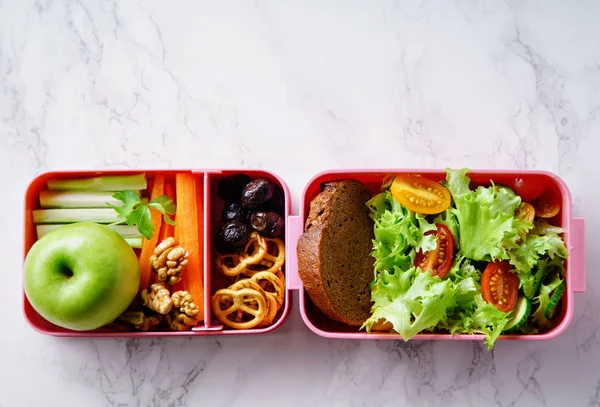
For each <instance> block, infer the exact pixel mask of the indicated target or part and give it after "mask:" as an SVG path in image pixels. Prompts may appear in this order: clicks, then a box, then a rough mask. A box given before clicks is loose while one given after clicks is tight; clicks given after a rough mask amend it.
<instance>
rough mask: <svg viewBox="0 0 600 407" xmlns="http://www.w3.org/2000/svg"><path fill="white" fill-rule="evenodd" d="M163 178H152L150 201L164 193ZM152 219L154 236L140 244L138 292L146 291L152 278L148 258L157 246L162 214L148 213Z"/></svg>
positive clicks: (161, 176) (160, 176)
mask: <svg viewBox="0 0 600 407" xmlns="http://www.w3.org/2000/svg"><path fill="white" fill-rule="evenodd" d="M164 185H165V177H164V176H163V175H160V174H158V175H156V177H155V178H154V184H153V186H152V193H151V195H150V200H152V199H154V198H156V197H158V196H160V195H162V194H163V193H164ZM150 214H151V217H152V227H154V234H153V235H152V237H151V238H150V239H144V241H143V243H142V252H141V254H140V288H139V291H140V292H141V291H142V290H147V289H148V288H149V287H150V279H151V277H152V269H151V267H150V257H151V256H152V253H154V248H155V247H156V245H157V244H158V239H159V234H160V226H161V223H163V221H162V214H161V213H160V212H158V211H150Z"/></svg>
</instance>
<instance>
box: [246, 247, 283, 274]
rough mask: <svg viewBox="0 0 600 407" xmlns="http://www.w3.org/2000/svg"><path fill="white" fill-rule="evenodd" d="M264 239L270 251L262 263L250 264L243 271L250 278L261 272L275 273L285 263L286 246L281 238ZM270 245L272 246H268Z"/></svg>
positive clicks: (266, 253) (267, 251)
mask: <svg viewBox="0 0 600 407" xmlns="http://www.w3.org/2000/svg"><path fill="white" fill-rule="evenodd" d="M263 239H264V240H265V242H266V244H267V248H268V249H267V250H266V252H265V254H264V256H263V258H262V259H261V260H260V261H258V262H257V263H253V264H249V265H248V267H247V268H246V269H245V270H242V273H243V274H244V275H246V276H248V277H252V276H253V275H254V274H256V273H258V272H261V271H268V272H269V273H275V272H277V271H278V270H280V269H281V267H282V266H283V263H284V262H285V245H284V244H283V241H282V240H281V239H279V238H275V239H269V238H263ZM268 243H272V244H271V245H268ZM269 246H270V247H269Z"/></svg>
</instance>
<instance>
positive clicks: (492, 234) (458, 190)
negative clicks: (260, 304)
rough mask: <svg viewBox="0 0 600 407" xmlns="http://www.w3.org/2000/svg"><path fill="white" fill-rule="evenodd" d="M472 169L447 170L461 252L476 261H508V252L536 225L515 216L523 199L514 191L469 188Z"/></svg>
mask: <svg viewBox="0 0 600 407" xmlns="http://www.w3.org/2000/svg"><path fill="white" fill-rule="evenodd" d="M467 172H468V169H466V168H464V169H461V170H452V169H446V175H447V186H448V190H449V191H450V194H451V195H452V198H453V200H454V205H455V208H454V209H453V210H452V212H453V213H454V215H455V216H456V219H457V221H458V225H459V244H460V253H461V254H463V255H464V256H465V257H467V258H469V259H473V260H478V261H480V260H484V261H493V260H505V259H508V258H509V255H508V250H510V249H511V248H517V247H519V245H518V242H519V240H520V239H521V237H522V236H524V235H525V234H526V233H527V232H528V231H529V230H530V229H531V228H532V227H533V225H532V224H531V222H529V221H527V220H523V219H518V218H516V217H515V211H516V209H517V208H518V207H519V206H520V204H521V198H520V197H519V196H518V195H516V194H515V193H514V192H513V191H512V190H511V189H509V188H506V187H501V186H497V185H492V186H490V187H483V186H479V187H478V188H477V189H476V190H475V191H471V190H470V189H469V183H470V182H471V180H470V178H469V177H467V175H466V174H467Z"/></svg>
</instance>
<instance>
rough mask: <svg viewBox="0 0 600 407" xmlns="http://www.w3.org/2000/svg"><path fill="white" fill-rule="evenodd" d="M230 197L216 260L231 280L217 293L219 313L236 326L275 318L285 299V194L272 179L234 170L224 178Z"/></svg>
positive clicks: (223, 191)
mask: <svg viewBox="0 0 600 407" xmlns="http://www.w3.org/2000/svg"><path fill="white" fill-rule="evenodd" d="M217 195H218V196H219V198H221V199H223V200H224V201H225V207H224V209H223V212H222V215H221V218H222V221H223V224H222V226H221V227H220V228H219V230H218V232H217V236H216V256H215V263H216V266H217V268H218V269H219V270H220V272H221V274H222V277H223V278H225V279H226V280H227V281H229V283H227V284H226V286H227V287H226V288H222V289H219V290H217V291H216V292H215V293H214V294H213V296H212V301H211V304H212V310H213V313H214V315H215V317H216V318H217V319H218V320H219V321H220V322H221V323H222V324H223V325H225V326H227V327H229V328H232V329H251V328H263V327H266V326H268V325H270V324H271V323H273V321H274V319H275V317H276V316H277V313H278V311H279V310H280V309H281V307H282V305H283V303H284V300H285V278H284V274H283V266H284V263H285V245H284V243H283V240H282V239H281V238H280V236H282V235H283V229H284V218H283V216H284V212H285V210H284V209H285V204H284V195H283V191H282V190H281V188H279V187H278V186H276V185H275V184H273V183H272V182H270V181H269V180H267V179H264V178H257V179H255V180H251V179H250V177H248V176H247V175H244V174H234V175H230V176H228V177H225V178H223V179H221V180H220V181H219V184H218V186H217Z"/></svg>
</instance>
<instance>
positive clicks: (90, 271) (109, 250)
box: [23, 222, 140, 331]
mask: <svg viewBox="0 0 600 407" xmlns="http://www.w3.org/2000/svg"><path fill="white" fill-rule="evenodd" d="M23 273H24V275H23V288H24V291H25V295H26V296H27V299H28V300H29V302H30V303H31V306H32V307H33V309H35V310H36V311H37V313H38V314H40V315H41V316H42V317H43V318H45V319H46V320H48V321H49V322H51V323H53V324H55V325H58V326H61V327H63V328H67V329H71V330H76V331H85V330H92V329H96V328H99V327H101V326H103V325H106V324H108V323H110V322H112V321H114V320H115V319H116V318H117V317H118V316H119V315H121V314H122V313H123V312H124V311H125V310H126V309H127V307H128V306H129V305H130V304H131V303H132V301H133V300H134V299H135V296H136V295H137V292H138V289H139V285H140V265H139V261H138V258H137V256H136V254H135V252H134V251H133V249H132V248H131V246H129V244H127V242H126V241H125V240H124V239H123V238H122V237H121V236H120V235H119V234H118V233H117V232H115V231H114V230H111V229H110V228H108V227H106V226H104V225H100V224H97V223H87V222H85V223H73V224H70V225H65V226H61V227H59V228H57V229H55V230H53V231H51V232H50V233H48V234H47V235H45V236H43V237H42V238H41V239H39V240H38V241H36V242H35V244H34V245H33V246H32V247H31V249H30V250H29V252H28V253H27V256H26V258H25V263H24V267H23Z"/></svg>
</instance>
